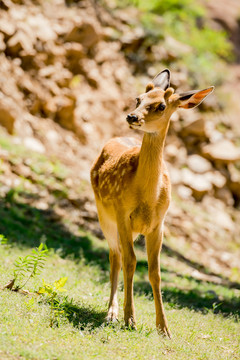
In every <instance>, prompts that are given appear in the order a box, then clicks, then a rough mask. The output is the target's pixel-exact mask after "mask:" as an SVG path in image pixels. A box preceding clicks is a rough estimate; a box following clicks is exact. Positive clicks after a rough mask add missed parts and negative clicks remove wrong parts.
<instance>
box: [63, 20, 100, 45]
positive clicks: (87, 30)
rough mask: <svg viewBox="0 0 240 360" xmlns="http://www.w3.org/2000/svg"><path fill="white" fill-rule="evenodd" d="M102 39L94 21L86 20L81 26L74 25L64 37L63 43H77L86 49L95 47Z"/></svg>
mask: <svg viewBox="0 0 240 360" xmlns="http://www.w3.org/2000/svg"><path fill="white" fill-rule="evenodd" d="M101 37H102V32H101V29H100V26H99V24H98V23H97V22H96V21H92V20H88V21H86V22H83V23H81V24H77V25H74V26H73V27H72V29H71V30H70V32H69V33H68V34H67V35H66V37H65V41H70V42H77V43H80V44H82V45H83V46H84V47H86V48H90V47H92V46H93V45H95V44H96V43H97V42H98V41H99V40H100V39H101Z"/></svg>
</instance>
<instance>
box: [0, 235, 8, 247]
mask: <svg viewBox="0 0 240 360" xmlns="http://www.w3.org/2000/svg"><path fill="white" fill-rule="evenodd" d="M7 242H8V239H7V238H6V237H5V236H4V235H2V234H0V245H6V244H7Z"/></svg>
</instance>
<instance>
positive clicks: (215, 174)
mask: <svg viewBox="0 0 240 360" xmlns="http://www.w3.org/2000/svg"><path fill="white" fill-rule="evenodd" d="M205 177H206V179H207V180H209V181H210V182H211V183H212V184H213V185H214V186H215V187H216V188H219V189H221V188H222V187H223V186H224V185H225V184H226V178H225V176H223V175H222V174H221V173H220V172H219V171H210V172H208V173H206V174H205Z"/></svg>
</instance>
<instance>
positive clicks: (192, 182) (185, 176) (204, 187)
mask: <svg viewBox="0 0 240 360" xmlns="http://www.w3.org/2000/svg"><path fill="white" fill-rule="evenodd" d="M205 175H206V174H205ZM205 175H199V174H194V173H193V172H192V171H190V170H189V169H187V168H184V169H182V182H183V184H184V185H185V186H188V187H189V188H190V189H191V190H192V194H193V196H194V198H195V199H196V200H201V199H202V197H203V196H204V195H205V194H206V193H208V192H210V191H211V190H212V183H211V181H209V179H208V178H207V177H206V176H205Z"/></svg>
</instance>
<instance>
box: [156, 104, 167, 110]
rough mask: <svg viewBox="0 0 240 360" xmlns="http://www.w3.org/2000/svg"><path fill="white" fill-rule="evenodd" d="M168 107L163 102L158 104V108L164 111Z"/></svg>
mask: <svg viewBox="0 0 240 360" xmlns="http://www.w3.org/2000/svg"><path fill="white" fill-rule="evenodd" d="M165 108H166V105H165V104H163V103H161V104H159V105H158V107H157V110H160V111H163V110H164V109H165Z"/></svg>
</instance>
